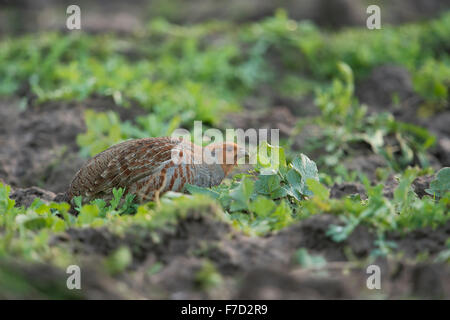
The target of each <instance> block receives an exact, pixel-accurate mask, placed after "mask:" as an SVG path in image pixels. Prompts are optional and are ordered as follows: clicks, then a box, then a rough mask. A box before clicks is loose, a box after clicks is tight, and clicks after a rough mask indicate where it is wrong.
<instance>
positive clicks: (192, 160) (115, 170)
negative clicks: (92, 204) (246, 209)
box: [65, 137, 244, 203]
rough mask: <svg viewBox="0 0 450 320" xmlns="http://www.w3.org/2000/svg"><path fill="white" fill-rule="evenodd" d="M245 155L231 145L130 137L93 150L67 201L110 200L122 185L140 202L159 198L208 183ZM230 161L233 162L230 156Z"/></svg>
mask: <svg viewBox="0 0 450 320" xmlns="http://www.w3.org/2000/svg"><path fill="white" fill-rule="evenodd" d="M242 155H244V153H243V152H242V150H241V149H239V148H238V146H237V145H236V144H235V143H229V142H228V143H227V142H226V143H216V144H211V145H208V146H207V147H205V148H202V147H200V146H197V145H195V144H193V143H191V142H189V141H187V140H184V139H182V138H170V137H158V138H143V139H137V140H129V141H125V142H122V143H119V144H117V145H114V146H112V147H110V148H109V149H107V150H105V151H103V152H101V153H99V154H97V155H96V156H94V157H93V158H92V159H90V160H89V161H87V162H86V164H85V165H84V166H83V167H82V168H81V169H80V170H79V171H78V172H77V173H76V174H75V177H74V178H73V180H72V182H71V184H70V186H69V188H68V190H67V192H66V194H65V198H66V200H67V201H70V202H71V201H72V199H73V197H75V196H80V195H81V196H82V198H83V202H88V201H90V200H92V199H96V198H102V199H105V200H110V199H111V198H112V190H113V188H121V187H122V188H125V193H126V194H128V193H131V194H135V200H136V201H137V202H139V203H142V202H145V201H149V200H154V199H156V200H158V199H159V195H160V194H162V193H164V192H166V191H178V192H180V191H182V190H183V189H184V186H185V184H186V183H190V184H194V185H197V186H202V187H211V186H214V185H218V184H220V183H221V182H222V180H223V179H224V178H225V176H226V175H227V174H228V173H229V172H230V171H231V170H232V169H233V167H234V166H235V165H236V164H237V160H238V158H239V157H241V156H242ZM230 159H231V160H230Z"/></svg>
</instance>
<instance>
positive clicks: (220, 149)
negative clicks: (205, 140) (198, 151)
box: [206, 142, 246, 175]
mask: <svg viewBox="0 0 450 320" xmlns="http://www.w3.org/2000/svg"><path fill="white" fill-rule="evenodd" d="M206 148H207V149H208V151H209V152H210V154H211V156H213V157H214V158H215V160H216V161H217V162H216V163H218V164H220V165H221V166H222V169H223V172H224V173H225V175H227V174H228V173H230V172H231V170H233V168H234V167H235V166H236V164H237V162H238V160H239V159H240V158H243V157H245V155H246V153H245V149H244V148H243V147H239V146H238V145H237V144H236V143H234V142H224V143H214V144H211V145H209V146H207V147H206Z"/></svg>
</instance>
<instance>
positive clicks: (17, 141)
mask: <svg viewBox="0 0 450 320" xmlns="http://www.w3.org/2000/svg"><path fill="white" fill-rule="evenodd" d="M86 109H93V110H96V111H99V112H101V111H106V110H112V111H116V112H118V114H119V116H120V117H121V119H122V120H130V121H131V120H134V119H135V117H136V116H137V115H141V114H144V111H143V110H142V109H141V108H138V107H131V108H128V109H127V108H123V107H117V106H116V105H115V104H114V102H113V100H112V99H110V98H104V97H93V98H91V99H88V100H85V101H83V102H51V103H44V104H41V105H31V106H29V107H27V108H26V109H25V110H22V109H21V108H20V107H19V102H18V101H17V100H5V99H3V100H0V145H1V146H2V148H1V149H0V180H3V181H4V182H6V183H8V184H10V185H12V186H17V187H22V188H23V187H32V186H38V187H41V188H43V189H46V190H50V191H52V192H55V193H59V192H64V191H65V190H66V188H67V187H68V185H69V183H70V181H71V179H72V177H73V176H74V174H75V173H76V172H77V171H78V169H79V168H80V167H81V166H82V165H83V164H84V162H85V161H86V159H82V158H81V157H80V156H79V154H78V152H79V147H78V145H77V144H76V137H77V135H78V134H80V133H82V132H84V131H85V130H86V127H85V124H84V110H86Z"/></svg>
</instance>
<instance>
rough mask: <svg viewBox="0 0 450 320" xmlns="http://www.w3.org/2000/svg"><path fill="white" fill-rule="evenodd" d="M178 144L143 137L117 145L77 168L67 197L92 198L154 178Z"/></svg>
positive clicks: (167, 140) (164, 139)
mask: <svg viewBox="0 0 450 320" xmlns="http://www.w3.org/2000/svg"><path fill="white" fill-rule="evenodd" d="M179 143H180V140H178V139H171V138H144V139H139V140H131V141H125V142H123V143H120V144H117V145H115V146H113V147H111V148H109V149H107V150H105V151H103V152H102V153H100V154H98V155H97V156H95V157H94V158H93V159H91V160H90V161H89V162H88V163H87V164H86V165H85V166H84V167H83V168H81V169H80V171H79V172H78V173H77V174H76V176H75V178H74V180H73V181H72V184H71V186H70V190H69V197H70V198H72V197H73V196H76V195H83V196H88V197H92V196H93V195H96V194H99V193H103V192H110V191H111V190H112V189H113V188H120V187H126V186H128V185H130V184H132V183H133V182H136V181H138V180H140V179H142V178H143V177H146V176H151V175H155V174H157V173H158V172H160V171H161V169H162V168H163V167H164V166H165V165H166V164H167V163H168V162H170V161H171V150H172V149H173V148H174V147H176V146H177V145H178V144H179Z"/></svg>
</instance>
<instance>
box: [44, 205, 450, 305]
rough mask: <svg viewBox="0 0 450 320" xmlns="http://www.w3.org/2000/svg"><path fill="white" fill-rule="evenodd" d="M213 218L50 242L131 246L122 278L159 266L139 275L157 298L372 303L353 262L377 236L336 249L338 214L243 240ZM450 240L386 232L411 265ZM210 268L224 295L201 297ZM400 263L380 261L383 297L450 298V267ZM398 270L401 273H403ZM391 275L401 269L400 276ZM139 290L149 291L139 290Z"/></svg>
mask: <svg viewBox="0 0 450 320" xmlns="http://www.w3.org/2000/svg"><path fill="white" fill-rule="evenodd" d="M208 210H214V209H213V208H210V209H208ZM214 216H215V214H213V213H212V212H211V213H210V214H209V213H208V212H206V213H205V212H204V213H202V214H199V213H198V212H195V211H193V212H191V213H189V214H188V215H187V217H186V218H184V219H181V220H180V221H179V223H178V224H177V225H175V226H174V228H169V229H167V230H157V231H154V232H149V230H145V229H142V227H139V228H136V229H132V230H129V231H128V232H127V233H126V234H125V235H123V236H119V235H116V234H112V233H111V232H110V231H108V230H106V229H70V230H68V231H67V232H66V233H65V234H63V235H61V236H58V237H57V238H54V239H53V240H52V243H53V245H56V244H59V245H61V244H62V243H65V244H66V245H67V247H68V248H70V249H71V250H73V252H74V253H76V254H78V255H80V256H84V257H86V260H90V259H92V257H93V256H96V255H101V256H108V255H110V254H111V253H112V252H114V250H116V249H118V248H119V247H120V246H124V245H126V246H128V247H129V248H130V250H131V252H132V254H133V263H132V264H131V266H130V267H129V270H128V272H127V273H125V274H126V276H125V277H126V278H128V280H127V281H131V280H130V278H135V277H137V278H140V276H139V275H140V274H142V273H144V274H145V273H146V272H147V270H148V269H149V268H150V267H151V266H152V265H154V264H155V263H156V262H158V263H162V264H163V267H162V269H161V271H160V272H157V273H156V274H153V275H147V274H145V275H143V276H142V277H144V279H145V280H144V283H145V284H146V285H150V286H151V287H152V288H156V289H155V290H156V291H153V294H155V292H156V293H157V296H158V297H160V298H176V299H180V298H242V299H254V298H258V299H259V298H261V299H267V298H275V299H299V298H309V299H314V298H320V299H348V298H357V297H361V296H366V295H367V296H368V297H375V296H374V295H373V294H374V293H373V292H372V293H370V292H368V290H367V289H366V288H365V283H366V279H367V275H366V274H365V268H366V267H367V265H369V263H366V264H363V266H361V265H360V266H358V265H357V264H356V265H353V264H352V263H353V259H355V258H358V259H364V258H365V257H367V256H368V255H369V254H370V253H371V251H372V250H373V249H374V248H375V246H374V241H375V239H376V237H375V235H373V234H372V233H371V232H370V231H369V229H368V228H366V227H365V226H358V227H357V228H356V229H355V231H354V232H353V233H352V234H351V236H350V237H349V238H348V239H346V240H344V241H342V242H339V243H337V242H334V241H332V240H331V239H330V238H329V236H328V235H327V234H326V233H327V230H328V228H329V227H330V225H332V224H335V225H342V222H340V220H339V219H338V218H337V217H335V216H333V215H326V214H321V215H316V216H313V217H311V218H309V219H307V220H304V221H301V222H298V223H296V224H294V225H292V226H291V227H288V228H286V229H284V230H282V231H280V232H278V233H274V234H272V235H269V236H267V237H264V238H252V237H248V236H245V235H242V234H240V233H239V232H237V231H235V230H234V229H232V228H230V226H229V225H228V224H227V223H225V222H220V221H218V220H217V219H215V218H214ZM449 236H450V223H449V224H447V225H444V226H441V227H439V228H436V229H435V230H431V229H430V228H424V229H419V230H415V231H413V232H410V233H408V234H406V235H401V234H399V233H388V234H387V240H390V241H396V243H397V244H398V249H397V252H399V253H402V254H404V255H405V257H407V258H408V259H410V260H411V259H414V258H415V257H416V256H417V255H418V254H421V253H422V254H423V252H427V254H428V255H429V256H430V257H431V258H432V257H434V256H436V255H437V254H438V253H439V252H441V251H442V250H444V249H445V241H446V239H447V238H448V237H449ZM155 239H158V240H155ZM299 248H306V249H307V250H308V252H309V253H310V254H320V255H322V256H323V257H324V258H326V260H327V261H328V264H327V266H326V267H325V268H324V269H322V270H314V269H304V268H301V267H300V266H299V265H297V264H296V263H295V261H294V259H293V256H294V253H295V251H296V250H297V249H299ZM205 261H211V262H212V263H213V264H214V265H215V267H216V268H217V271H218V272H219V273H220V274H221V277H222V282H221V284H220V287H221V288H222V289H223V290H219V289H217V290H214V289H212V290H206V291H205V290H201V287H200V284H199V281H198V278H197V274H198V272H199V271H200V270H202V268H203V266H204V265H205ZM402 261H408V260H402ZM402 261H395V260H394V261H380V262H375V263H376V264H377V265H380V267H381V268H382V272H383V277H386V278H388V277H389V278H388V279H389V281H385V283H386V284H385V285H386V287H387V289H386V290H384V291H382V294H383V295H385V296H387V297H407V296H411V295H412V296H418V297H422V298H433V297H436V296H440V297H449V296H450V290H449V289H450V288H449V286H447V285H445V284H444V282H445V277H447V276H448V275H449V272H450V270H449V267H448V266H445V265H442V266H440V267H439V268H441V269H439V270H438V269H436V268H435V267H434V265H433V264H429V263H428V264H423V265H416V266H414V265H406V266H403V264H405V262H402ZM398 265H402V268H403V269H401V270H398V268H399V267H398ZM181 266H182V267H181ZM391 269H392V270H396V276H395V277H394V276H392V272H393V271H392V270H391ZM345 270H348V271H345ZM384 270H386V272H384ZM403 273H407V274H406V275H403V276H401V277H400V276H399V274H403ZM390 278H391V279H390ZM423 279H431V280H430V281H433V282H437V281H441V282H442V283H440V284H439V286H438V288H434V289H433V290H431V291H427V290H425V289H426V286H427V283H426V281H425V280H423ZM127 283H128V282H127ZM348 283H350V284H351V285H348ZM399 287H400V288H403V289H398V288H399ZM404 287H407V289H405V288H404ZM424 287H425V288H424ZM137 290H138V291H140V290H144V289H143V287H142V288H141V287H140V286H138V289H137ZM396 290H397V291H398V292H397V291H396ZM139 294H144V295H145V293H142V292H139ZM147 294H149V293H147ZM150 296H151V297H154V295H150Z"/></svg>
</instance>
